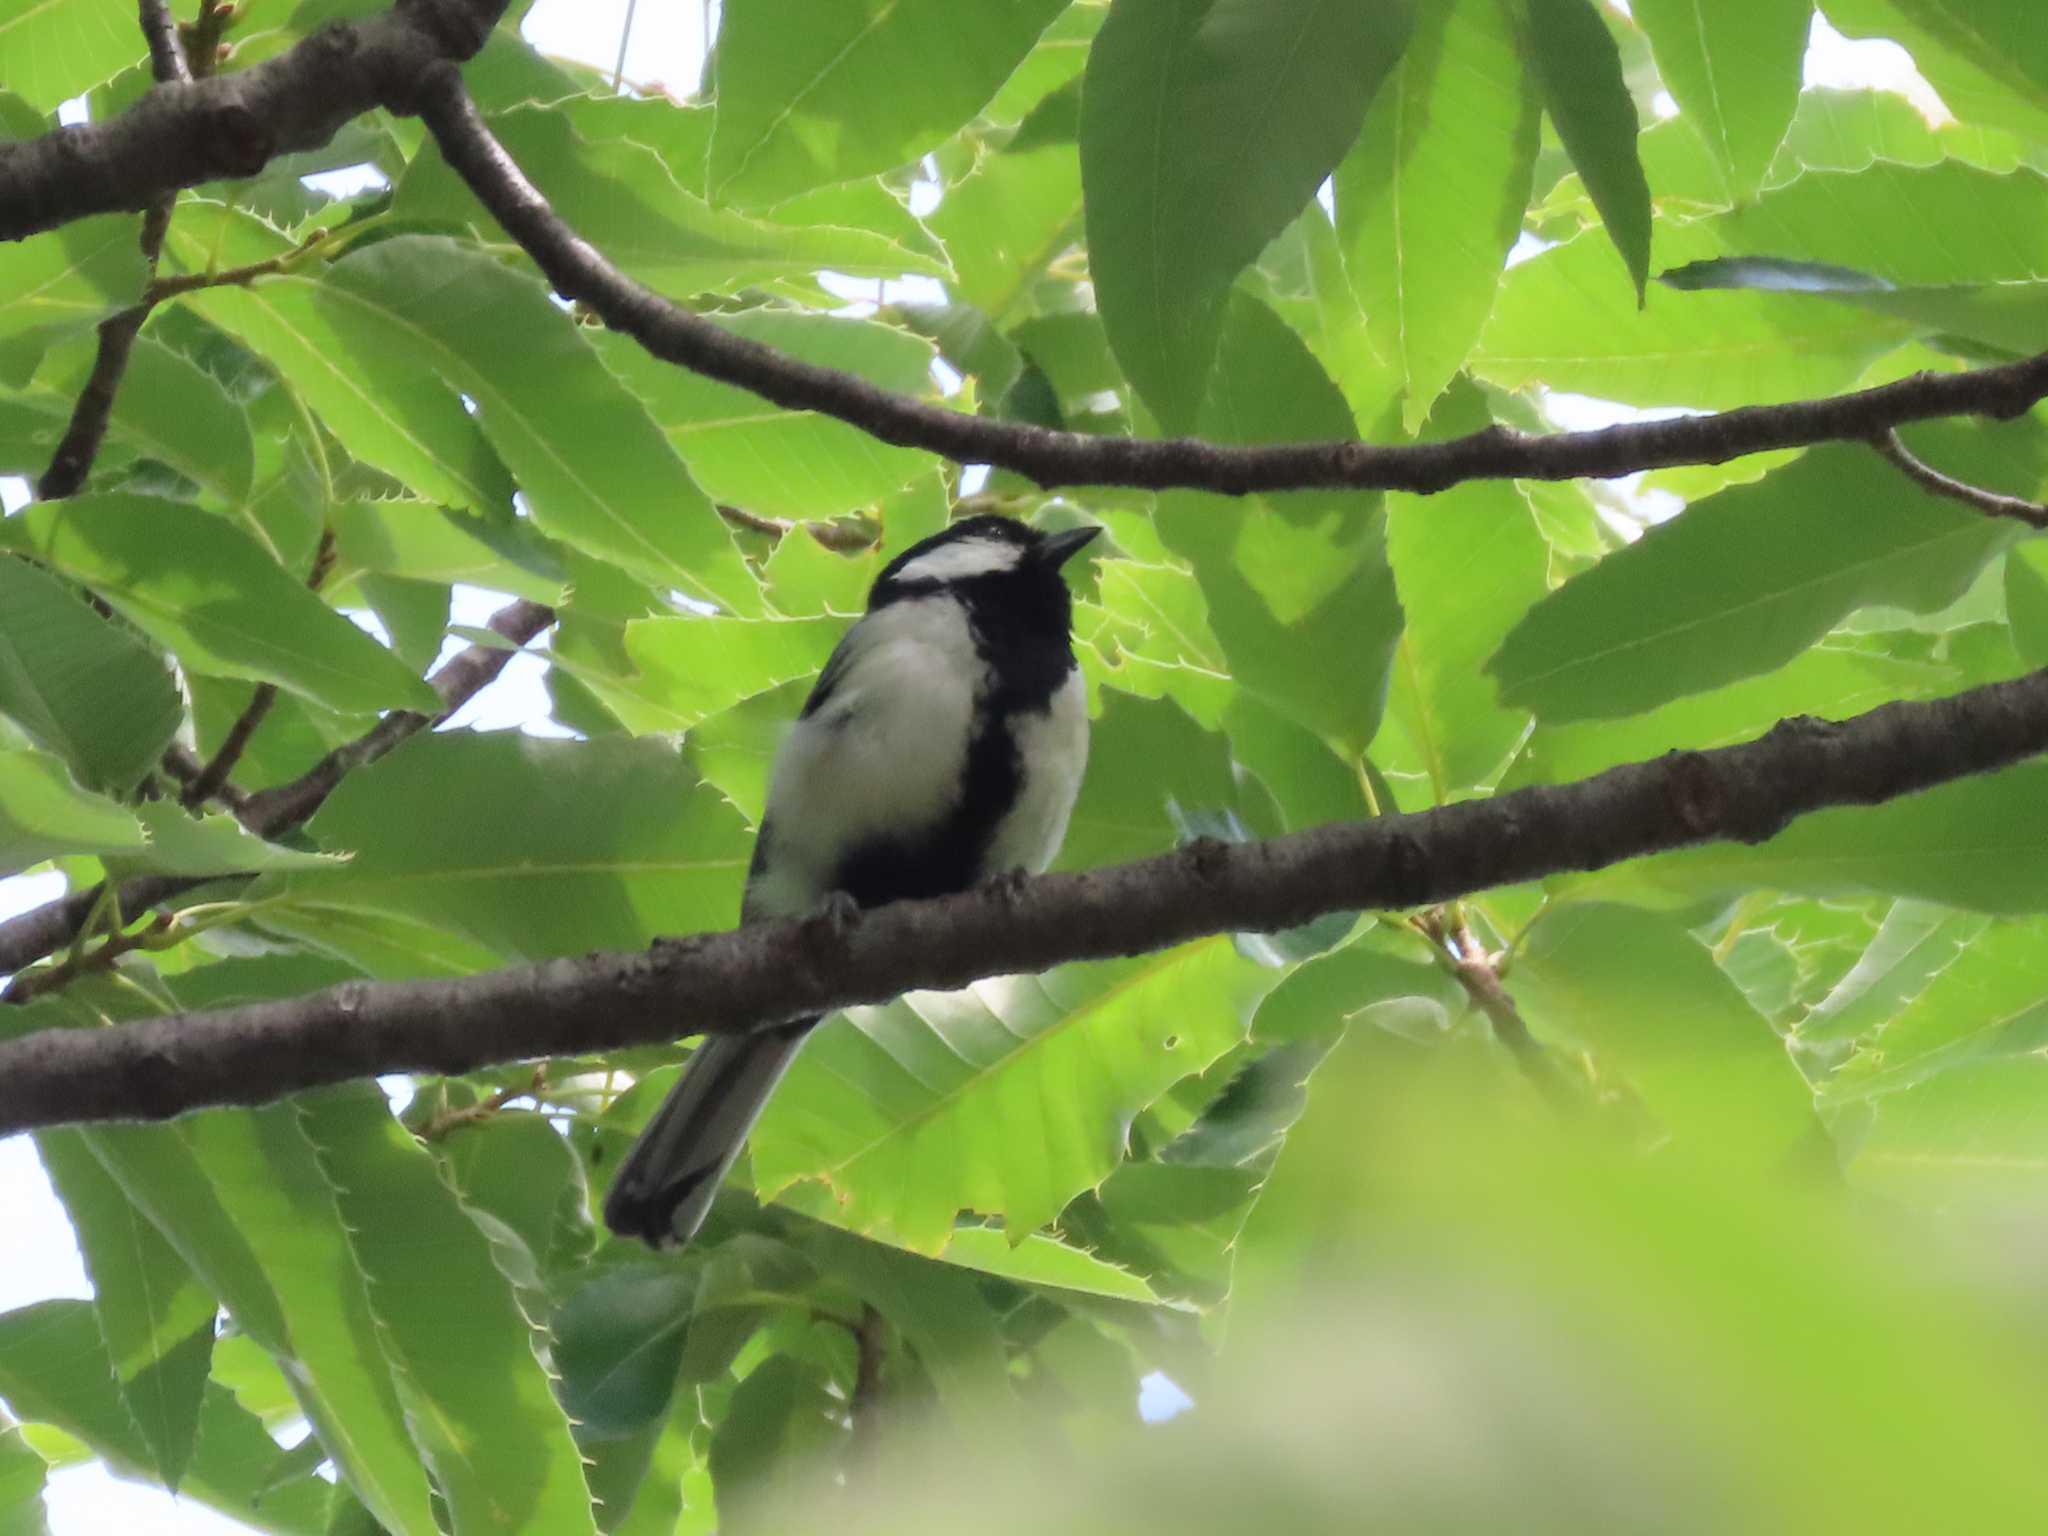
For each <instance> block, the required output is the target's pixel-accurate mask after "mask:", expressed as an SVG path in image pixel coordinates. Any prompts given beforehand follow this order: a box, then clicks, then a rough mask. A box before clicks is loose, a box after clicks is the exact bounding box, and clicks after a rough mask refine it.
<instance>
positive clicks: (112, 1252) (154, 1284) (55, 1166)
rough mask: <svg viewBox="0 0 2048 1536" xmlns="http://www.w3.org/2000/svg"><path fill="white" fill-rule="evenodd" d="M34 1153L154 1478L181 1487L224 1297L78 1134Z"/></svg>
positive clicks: (51, 1140)
mask: <svg viewBox="0 0 2048 1536" xmlns="http://www.w3.org/2000/svg"><path fill="white" fill-rule="evenodd" d="M36 1151H37V1154H38V1155H39V1156H40V1157H41V1158H42V1162H43V1167H44V1168H45V1169H46V1170H47V1171H48V1173H49V1175H50V1182H51V1184H52V1185H53V1186H54V1187H55V1188H56V1190H57V1193H58V1196H59V1197H60V1198H61V1199H62V1200H63V1202H64V1209H65V1211H66V1212H67V1213H68V1214H69V1216H70V1217H71V1226H72V1231H73V1232H74V1233H75V1234H76V1235H77V1237H78V1247H79V1253H80V1255H81V1257H83V1259H84V1260H85V1266H86V1273H87V1274H88V1275H89V1276H90V1277H91V1279H92V1284H93V1308H94V1310H95V1311H96V1312H97V1313H98V1315H99V1323H100V1336H101V1338H102V1339H103V1340H104V1341H105V1344H106V1349H107V1354H108V1356H109V1358H110V1361H111V1364H112V1366H113V1372H114V1377H115V1379H116V1381H117V1382H118V1383H119V1386H120V1390H121V1395H122V1397H123V1398H124V1399H125V1400H126V1402H127V1405H128V1411H129V1413H130V1414H132V1415H133V1416H134V1420H135V1425H136V1428H137V1429H139V1430H140V1431H141V1433H142V1439H143V1441H144V1443H145V1444H146V1445H147V1446H148V1448H149V1453H150V1463H151V1468H152V1470H153V1471H154V1472H155V1474H156V1477H157V1479H158V1481H160V1482H161V1483H162V1484H163V1485H164V1486H165V1487H166V1488H169V1489H171V1490H172V1491H174V1492H175V1491H176V1489H177V1486H178V1483H179V1480H180V1479H181V1478H182V1477H183V1476H184V1473H185V1468H186V1466H187V1465H188V1464H189V1463H190V1461H191V1458H192V1441H193V1435H194V1433H195V1431H196V1430H197V1428H198V1424H199V1408H200V1402H201V1399H202V1397H203V1395H204V1390H205V1386H206V1375H207V1364H208V1360H209V1358H210V1356H211V1354H212V1349H213V1325H214V1315H215V1313H216V1312H217V1311H218V1310H219V1303H218V1302H216V1301H215V1300H214V1299H213V1296H212V1294H211V1293H209V1292H208V1291H207V1290H206V1288H205V1287H204V1286H202V1285H200V1284H199V1282H198V1281H197V1279H195V1278H194V1276H193V1274H192V1271H191V1269H190V1267H189V1266H187V1265H186V1263H185V1261H184V1260H183V1259H181V1258H180V1257H179V1256H178V1254H177V1253H176V1251H175V1250H174V1249H172V1247H171V1246H170V1244H169V1243H167V1242H166V1241H165V1240H164V1238H163V1235H162V1234H161V1233H159V1232H158V1231H157V1229H156V1228H155V1227H154V1226H153V1225H151V1223H150V1222H149V1220H148V1218H147V1217H145V1216H144V1215H143V1214H142V1213H141V1212H140V1211H138V1210H137V1209H136V1208H135V1206H134V1205H133V1204H132V1203H131V1202H130V1201H129V1200H128V1198H127V1196H126V1195H124V1194H123V1193H122V1192H121V1187H120V1185H119V1184H117V1183H116V1182H115V1181H114V1179H113V1178H112V1176H111V1175H109V1174H108V1172H107V1171H106V1169H105V1168H104V1167H102V1166H101V1164H100V1162H99V1160H98V1159H97V1158H96V1157H94V1156H93V1154H92V1151H91V1149H90V1147H88V1146H87V1144H86V1141H85V1138H84V1137H83V1136H82V1135H81V1134H80V1133H79V1132H78V1131H75V1130H68V1129H56V1130H48V1131H43V1132H40V1133H38V1134H37V1136H36Z"/></svg>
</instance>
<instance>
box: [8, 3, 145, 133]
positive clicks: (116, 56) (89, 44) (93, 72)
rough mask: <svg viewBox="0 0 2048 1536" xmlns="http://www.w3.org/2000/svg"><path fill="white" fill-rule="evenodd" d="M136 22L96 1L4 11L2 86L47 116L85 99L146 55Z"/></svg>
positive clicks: (25, 5)
mask: <svg viewBox="0 0 2048 1536" xmlns="http://www.w3.org/2000/svg"><path fill="white" fill-rule="evenodd" d="M144 52H145V50H144V47H143V42H142V35H141V33H139V32H138V31H136V28H135V18H134V17H132V16H127V15H124V14H122V13H121V12H120V11H118V10H110V9H109V8H108V7H106V6H104V5H98V4H95V3H94V0H7V3H6V4H4V5H0V59H5V60H6V61H7V62H6V64H5V66H4V67H0V84H4V85H5V86H6V87H7V89H9V90H10V91H15V92H18V93H19V94H20V95H21V96H23V97H24V98H26V99H27V100H28V101H30V102H32V103H33V104H34V105H35V106H36V107H37V108H39V109H40V110H42V111H44V112H54V111H55V110H56V109H57V106H58V104H59V103H61V102H63V101H65V100H67V99H68V98H70V97H73V96H82V95H84V94H85V92H86V91H87V90H88V89H90V88H91V87H93V86H95V85H98V84H99V83H100V82H101V81H103V80H109V79H111V78H113V76H115V75H116V74H118V73H120V72H121V71H122V70H123V69H125V68H127V67H128V66H129V65H131V64H133V63H134V62H135V61H136V60H137V59H140V58H141V57H143V55H144Z"/></svg>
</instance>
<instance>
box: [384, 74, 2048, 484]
mask: <svg viewBox="0 0 2048 1536" xmlns="http://www.w3.org/2000/svg"><path fill="white" fill-rule="evenodd" d="M418 106H419V112H420V116H421V117H422V119H423V120H424V121H425V122H426V125H427V127H428V129H429V130H430V131H431V132H432V133H433V135H434V138H435V141H436V142H437V143H438V144H439V145H440V147H441V153H442V155H443V157H444V158H446V160H447V161H448V163H449V164H450V165H451V166H453V167H454V169H455V171H456V172H457V174H459V175H460V176H461V177H462V179H463V180H464V181H465V182H466V183H468V185H469V189H470V191H472V192H473V193H475V194H476V196H477V199H478V200H479V201H480V202H482V203H483V205H484V206H485V207H486V208H488V209H489V210H490V212H491V214H492V216H493V217H495V218H496V219H497V221H498V222H499V224H501V225H502V226H503V227H504V229H505V232H506V233H507V234H509V235H510V236H511V237H512V238H513V239H514V240H515V241H517V242H518V243H519V245H520V247H521V248H522V249H524V250H525V252H526V254H527V255H528V256H530V257H532V258H533V261H534V263H535V264H536V265H537V266H538V267H539V268H540V269H541V271H542V272H543V273H544V274H545V275H546V276H547V279H548V281H549V282H551V283H552V284H553V285H554V286H555V288H556V290H557V291H558V292H559V293H561V294H562V296H563V297H564V298H568V299H574V300H578V301H580V302H582V303H583V304H585V305H587V306H589V308H590V309H591V311H592V312H593V313H595V314H596V315H597V316H598V317H599V318H600V319H602V320H603V321H604V323H605V324H606V325H608V326H610V327H611V328H612V329H613V330H615V331H622V332H624V333H625V334H626V335H629V336H631V337H632V338H633V339H634V340H636V341H637V342H639V343H640V345H641V346H643V347H645V348H646V349H647V350H648V351H649V352H650V353H652V354H653V355H654V356H656V357H659V358H661V359H663V360H664V361H666V362H670V363H675V364H677V365H678V366H680V367H684V368H688V369H690V370H691V371H692V372H695V373H701V374H703V375H705V376H706V377H708V378H714V379H719V380H722V381H723V382H725V383H727V384H736V385H738V386H739V387H740V388H742V389H746V390H751V391H752V392H753V393H754V394H757V395H759V396H761V397H762V398H763V399H764V400H768V401H770V402H771V403H773V404H776V405H780V406H783V407H786V408H787V409H789V410H793V411H818V412H821V413H823V414H825V415H827V416H835V417H837V418H838V419H840V420H841V421H844V422H848V423H850V424H851V425H853V426H856V427H858V428H860V429H861V430H862V431H863V432H866V433H869V434H870V435H871V436H874V437H878V438H880V439H881V440H882V441H884V442H889V443H897V444H900V445H903V446H905V447H912V448H924V449H929V450H930V451H932V452H934V453H939V454H943V455H945V456H946V457H948V458H951V459H954V460H956V461H958V462H960V463H963V464H993V465H998V466H1000V467H1002V468H1004V469H1008V470H1013V471H1015V472H1016V473H1018V474H1020V475H1024V476H1026V477H1027V478H1029V479H1031V480H1033V481H1035V482H1037V483H1038V484H1039V485H1041V486H1055V485H1121V486H1131V487H1135V488H1137V489H1141V490H1167V489H1171V488H1174V487H1186V488H1192V489H1196V490H1206V491H1216V492H1220V493H1221V494H1224V495H1229V496H1242V495H1247V494H1250V493H1252V492H1256V491H1286V490H1307V489H1312V488H1317V487H1333V486H1334V487H1349V488H1352V489H1357V490H1393V491H1414V492H1421V493H1425V494H1427V493H1429V492H1434V491H1441V490H1445V489H1447V488H1449V487H1450V486H1453V485H1456V484H1458V483H1460V482H1461V481H1465V480H1475V479H1490V480H1500V479H1518V480H1576V479H1580V478H1586V477H1591V478H1594V479H1611V478H1613V477H1615V476H1618V475H1627V474H1633V473H1634V472H1635V471H1637V470H1644V469H1661V468H1667V467H1669V466H1671V465H1675V464H1719V463H1722V462H1724V461H1726V460H1728V459H1736V458H1741V457H1743V456H1744V455H1746V454H1752V453H1761V452H1764V451H1765V450H1767V449H1774V448H1799V447H1806V446H1809V445H1811V444H1813V443H1818V442H1826V441H1830V440H1834V439H1858V440H1861V439H1871V438H1876V437H1878V436H1879V435H1881V434H1882V433H1884V432H1886V431H1888V430H1890V429H1891V428H1894V427H1897V426H1900V425H1902V424H1903V423H1906V422H1913V421H1922V420H1926V419H1928V418H1930V417H1936V416H1956V415H1983V416H1993V417H2000V418H2006V417H2013V416H2018V415H2020V414H2021V413H2022V412H2024V411H2026V410H2028V409H2030V408H2031V407H2032V406H2033V405H2034V403H2035V402H2036V401H2038V400H2041V399H2043V398H2044V397H2048V353H2042V354H2041V355H2040V356H2037V357H2032V358H2028V359H2026V360H2025V361H2023V362H2018V363H2010V364H2007V365H2005V366H2003V367H1998V368H1984V369H1979V370H1977V371H1975V372H1971V373H1949V374H1925V373H1923V374H1916V375H1915V376H1913V377H1912V378H1908V379H1902V380H1900V381H1899V382H1897V383H1895V384H1887V385H1884V386H1882V387H1881V388H1877V389H1867V390H1861V391H1858V392H1857V393H1855V394H1849V395H1837V396H1834V397H1831V398H1828V399H1823V400H1804V401H1797V402H1793V403H1790V404H1786V405H1767V406H1749V407H1746V408H1744V409H1742V410H1735V411H1724V412H1721V413H1720V414H1718V415H1713V416H1690V417H1681V418H1677V419H1675V420H1670V421H1645V422H1632V423H1629V424H1627V425H1624V426H1618V427H1608V428H1606V429H1604V430H1602V431H1597V432H1571V433H1559V434H1556V435H1552V436H1547V437H1534V436H1530V435H1528V434H1527V433H1522V432H1516V431H1513V430H1512V429H1510V428H1507V427H1501V426H1494V427H1489V428H1488V429H1487V430H1485V431H1483V432H1476V433H1473V434H1471V435H1470V436H1468V437H1459V438H1452V439H1450V440H1448V441H1445V442H1436V443H1415V444H1407V445H1401V446H1397V447H1380V446H1376V445H1374V444H1370V443H1362V442H1357V441H1353V440H1340V441H1331V442H1320V443H1279V444H1272V445H1260V446H1254V447H1230V446H1226V445H1223V444H1218V443H1212V442H1206V441H1203V440H1201V439H1198V438H1163V439H1162V438H1130V437H1103V436H1096V435H1094V434H1091V433H1085V432H1055V431H1050V430H1048V429H1046V428H1044V427H1036V426H1031V425H1028V424H1025V423H1020V422H1010V421H995V420H991V419H989V418H987V417H981V416H969V415H966V414H964V413H962V412H960V411H956V410H952V409H949V408H948V407H946V406H943V405H933V404H930V403H928V402H926V401H922V400H914V399H912V398H910V397H909V396H907V395H899V394H895V393H893V392H891V391H889V390H886V389H879V388H877V387H876V386H875V385H873V384H870V383H868V382H867V381H866V380H865V379H861V378H858V377H856V376H854V375H853V374H849V373H841V372H839V371H838V370H836V369H832V368H821V367H818V366H817V365H816V364H813V363H806V362H803V361H801V360H799V359H797V358H793V357H789V356H787V355H785V354H783V353H780V352H777V351H776V350H775V349H774V348H772V347H766V346H763V345H762V344H761V343H759V342H756V341H751V340H748V339H747V338H745V337H741V336H736V335H734V334H733V333H732V332H730V331H726V330H723V329H721V328H720V327H719V326H717V325H716V324H714V323H713V322H711V321H710V320H707V319H705V318H704V317H703V316H702V315H699V314H696V313H693V312H692V311H690V310H687V309H684V308H682V307H681V306H680V305H677V304H673V303H671V302H670V301H669V300H667V299H664V298H663V297H661V295H659V294H657V293H655V292H653V291H652V290H651V289H649V288H646V287H644V286H643V285H642V284H640V283H637V282H635V281H634V280H633V279H632V278H630V277H627V276H626V275H625V274H624V273H622V272H620V271H619V270H618V269H617V268H616V267H614V266H613V265H612V264H611V263H610V262H609V261H607V260H606V259H605V257H604V256H603V254H602V253H600V252H599V251H598V250H597V248H596V247H595V246H593V245H591V244H590V242H588V241H587V240H585V239H583V237H582V236H580V235H578V234H577V233H576V231H575V230H573V229H571V228H570V227H569V226H568V225H567V224H566V223H564V222H563V221H562V219H561V218H560V216H559V215H557V214H556V213H555V211H554V209H553V208H551V207H550V206H549V205H548V201H547V199H546V198H545V197H543V196H542V195H541V193H540V191H539V189H538V188H536V187H535V186H534V185H533V184H532V183H531V182H529V181H528V180H527V179H526V177H525V175H524V174H523V173H522V172H521V171H520V169H519V167H518V165H517V164H516V163H515V162H514V161H513V159H512V157H511V156H510V155H509V154H507V153H506V151H505V147H504V146H503V145H502V144H500V143H499V142H498V140H497V138H496V137H495V136H494V135H493V134H492V133H491V131H490V128H489V127H488V126H487V125H486V124H485V123H484V120H483V118H482V117H481V116H480V115H479V114H478V112H477V110H476V106H475V103H474V102H472V101H471V100H470V98H469V92H468V89H467V88H466V87H465V86H464V85H463V83H462V76H461V74H460V72H459V71H457V70H456V69H455V67H454V66H453V65H450V64H441V65H437V66H435V67H434V68H433V69H431V70H429V71H428V73H427V77H426V78H425V80H424V81H423V82H422V84H421V89H420V93H419V98H418Z"/></svg>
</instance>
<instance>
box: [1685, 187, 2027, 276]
mask: <svg viewBox="0 0 2048 1536" xmlns="http://www.w3.org/2000/svg"><path fill="white" fill-rule="evenodd" d="M2044 197H2048V176H2044V175H2043V174H2042V173H2041V172H2039V171H2035V170H2030V169H2024V168H2022V169H2019V170H2014V171H2009V172H2006V173H2004V174H1997V173H1994V172H1991V171H1987V170H1982V169H1980V168H1979V167H1977V166H1974V165H1966V164H1964V163H1963V162H1962V161H1959V160H1943V161H1939V162H1937V163H1936V164H1933V165H1927V166H1900V165H1893V164H1890V163H1888V162H1882V161H1881V162H1879V163H1877V164H1875V165H1873V166H1871V167H1870V168H1869V169H1868V170H1861V171H1853V172H1833V171H1810V172H1808V173H1807V174H1806V175H1803V176H1801V177H1799V178H1798V179H1797V180H1796V181H1793V182H1791V183H1790V184H1789V185H1786V186H1783V187H1777V188H1773V189H1772V190H1771V191H1769V192H1766V193H1765V194H1764V195H1763V196H1762V197H1761V198H1759V199H1757V202H1756V204H1755V206H1753V207H1749V208H1744V209H1741V210H1740V211H1738V212H1735V213H1730V214H1724V215H1723V216H1721V217H1720V218H1718V219H1715V220H1713V221H1712V228H1713V231H1714V233H1715V234H1716V236H1717V237H1718V238H1720V239H1721V240H1722V241H1724V242H1725V243H1726V244H1727V246H1728V248H1729V249H1730V250H1733V251H1738V252H1742V253H1745V254H1752V255H1765V256H1778V257H1793V258H1797V259H1798V260H1801V261H1813V262H1822V263H1825V264H1828V265H1831V266H1837V267H1846V268H1849V269H1851V270H1852V271H1856V272H1863V273H1869V274H1872V275H1874V276H1876V277H1878V278H1880V279H1882V280H1883V281H1884V282H1886V283H1890V284H1894V285H1897V286H1900V287H1913V286H1917V287H1938V286H1942V285H1948V284H1971V283H2010V282H2021V281H2025V280H2027V279H2030V278H2040V277H2044V276H2048V230H2043V229H2041V228H2040V227H2039V221H2038V220H2037V219H2036V218H2035V217H2034V214H2035V213H2036V212H2037V211H2038V210H2039V209H2040V206H2041V203H2042V199H2043V198H2044ZM1934 229H1938V230H1940V231H1942V236H1943V238H1941V239H1939V240H1932V239H1929V238H1927V232H1928V231H1929V230H1934Z"/></svg>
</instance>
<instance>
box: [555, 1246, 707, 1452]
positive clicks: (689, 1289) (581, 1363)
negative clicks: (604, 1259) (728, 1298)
mask: <svg viewBox="0 0 2048 1536" xmlns="http://www.w3.org/2000/svg"><path fill="white" fill-rule="evenodd" d="M697 1289H698V1275H697V1274H696V1272H694V1271H692V1270H686V1269H671V1268H654V1267H651V1266H645V1265H640V1266H635V1267H632V1268H627V1269H609V1270H605V1271H604V1272H603V1273H601V1274H599V1275H597V1276H595V1277H594V1278H592V1279H591V1280H590V1281H589V1282H588V1283H587V1284H585V1285H582V1286H580V1287H578V1288H577V1289H576V1290H575V1291H573V1292H571V1293H570V1295H569V1297H568V1299H567V1300H566V1301H564V1302H563V1303H562V1307H561V1310H560V1311H558V1312H557V1313H556V1314H555V1320H554V1354H555V1368H556V1369H557V1370H558V1371H560V1372H561V1376H562V1406H563V1407H564V1408H565V1409H566V1410H567V1411H568V1414H569V1417H570V1418H571V1419H572V1420H573V1421H574V1422H575V1424H576V1426H577V1434H578V1438H580V1439H582V1440H585V1441H606V1440H619V1439H624V1438H625V1437H626V1436H628V1435H633V1434H637V1433H638V1432H640V1431H641V1430H643V1429H646V1428H647V1427H648V1426H649V1425H652V1424H654V1423H656V1422H657V1421H658V1420H659V1419H660V1418H661V1416H662V1415H664V1414H665V1413H667V1412H668V1406H669V1400H670V1399H671V1398H672V1397H673V1396H674V1394H675V1388H676V1372H677V1370H678V1368H679V1367H680V1366H681V1365H682V1359H683V1340H684V1336H685V1335H686V1334H687V1333H688V1331H689V1329H690V1326H691V1321H692V1317H693V1314H694V1313H695V1311H696V1306H697Z"/></svg>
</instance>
